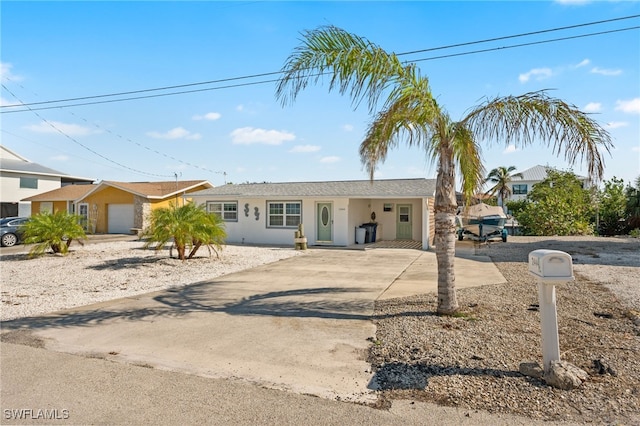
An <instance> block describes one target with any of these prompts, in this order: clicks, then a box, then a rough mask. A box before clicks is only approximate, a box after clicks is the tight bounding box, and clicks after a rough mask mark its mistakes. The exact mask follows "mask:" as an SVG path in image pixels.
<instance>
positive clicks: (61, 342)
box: [3, 249, 504, 402]
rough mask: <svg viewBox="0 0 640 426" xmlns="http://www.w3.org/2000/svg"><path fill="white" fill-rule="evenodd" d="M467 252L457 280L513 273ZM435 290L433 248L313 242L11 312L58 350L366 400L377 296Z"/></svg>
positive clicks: (9, 327) (20, 326)
mask: <svg viewBox="0 0 640 426" xmlns="http://www.w3.org/2000/svg"><path fill="white" fill-rule="evenodd" d="M459 254H460V256H459V257H458V259H457V262H456V274H457V276H456V285H457V287H458V288H460V287H466V286H477V285H484V284H496V283H501V282H504V278H503V277H502V275H501V274H500V273H499V272H498V270H497V269H496V267H495V266H494V265H493V263H492V262H491V261H490V260H489V259H488V258H486V257H483V256H475V255H474V254H473V253H472V252H471V251H467V252H462V251H461V252H460V253H459ZM105 273H108V272H105ZM435 290H436V268H435V254H434V253H432V252H424V251H418V250H406V249H375V250H364V251H361V250H328V249H314V250H309V251H307V252H306V253H305V254H304V255H302V256H297V257H293V258H289V259H286V260H283V261H279V262H276V263H272V264H269V265H264V266H261V267H258V268H254V269H250V270H246V271H242V272H239V273H234V274H230V275H226V276H223V277H219V278H216V279H214V280H211V281H206V282H200V283H194V284H192V285H189V286H185V287H181V288H176V289H170V290H164V291H160V292H155V293H149V294H145V295H140V296H135V297H130V298H125V299H118V300H113V301H109V302H104V303H100V304H96V305H90V306H85V307H82V308H77V309H73V310H69V311H64V312H58V313H55V314H50V315H47V316H43V317H41V318H38V319H36V320H33V319H31V320H20V319H18V320H13V321H7V322H5V323H3V333H7V332H12V331H13V333H14V335H15V336H17V337H16V342H17V343H20V340H21V339H23V340H24V342H23V343H28V344H31V345H44V347H45V348H46V349H49V350H53V351H58V352H66V353H72V354H78V355H84V356H88V357H94V358H104V359H108V360H114V361H119V362H124V363H129V364H133V365H142V366H148V367H153V368H157V369H164V370H171V371H178V372H184V373H189V374H194V375H198V376H203V377H215V378H228V379H237V380H241V381H248V382H251V383H256V384H259V385H261V386H265V387H269V388H274V389H281V390H288V391H293V392H297V393H302V394H312V395H317V396H321V397H326V398H336V399H340V400H347V401H359V402H365V401H370V400H373V399H374V397H375V396H374V394H373V392H372V389H369V387H368V385H369V381H370V379H371V378H372V375H373V374H372V372H371V371H370V366H369V364H368V363H367V362H366V356H367V348H368V347H369V345H370V342H369V341H368V339H369V338H372V337H374V336H375V327H374V325H373V322H372V319H373V318H372V315H373V307H374V302H375V301H376V300H377V299H380V298H390V297H403V296H410V295H414V294H419V293H426V292H432V291H435ZM434 297H435V296H434ZM5 337H6V336H5ZM3 340H5V339H3Z"/></svg>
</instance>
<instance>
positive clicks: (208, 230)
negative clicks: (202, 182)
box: [144, 203, 227, 260]
mask: <svg viewBox="0 0 640 426" xmlns="http://www.w3.org/2000/svg"><path fill="white" fill-rule="evenodd" d="M144 237H145V238H147V242H146V243H145V247H153V248H155V249H156V250H160V249H162V248H163V247H164V246H165V245H166V244H167V243H169V242H171V241H173V244H174V245H175V248H176V250H177V252H178V258H179V259H180V260H185V259H191V258H193V256H194V255H195V254H196V252H197V251H198V249H199V248H200V247H202V246H207V248H209V250H211V249H213V250H214V251H215V252H216V255H218V251H217V250H221V249H222V245H223V244H224V241H225V239H226V238H227V233H226V232H225V229H224V222H223V221H222V219H221V218H220V217H218V216H217V215H215V214H209V213H207V211H206V210H205V206H204V205H196V204H194V203H187V204H185V205H183V206H176V205H175V204H173V203H172V204H171V205H170V206H169V207H168V208H159V209H156V210H153V211H152V212H151V217H150V226H149V228H148V229H147V230H145V232H144ZM216 249H217V250H216ZM187 250H188V253H187Z"/></svg>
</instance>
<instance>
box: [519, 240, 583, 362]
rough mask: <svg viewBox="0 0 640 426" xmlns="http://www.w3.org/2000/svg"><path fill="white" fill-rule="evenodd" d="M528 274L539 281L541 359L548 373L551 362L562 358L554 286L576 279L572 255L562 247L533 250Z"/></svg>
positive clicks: (530, 255)
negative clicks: (558, 248)
mask: <svg viewBox="0 0 640 426" xmlns="http://www.w3.org/2000/svg"><path fill="white" fill-rule="evenodd" d="M529 273H530V274H531V275H533V276H534V277H536V279H537V280H538V300H539V304H540V324H541V328H542V360H543V364H544V371H545V373H547V372H548V371H549V366H550V365H551V361H560V344H559V341H558V315H557V310H556V287H555V286H556V284H561V283H565V282H569V281H573V280H574V277H573V264H572V262H571V256H570V255H569V254H568V253H565V252H563V251H559V250H534V251H532V252H531V253H529Z"/></svg>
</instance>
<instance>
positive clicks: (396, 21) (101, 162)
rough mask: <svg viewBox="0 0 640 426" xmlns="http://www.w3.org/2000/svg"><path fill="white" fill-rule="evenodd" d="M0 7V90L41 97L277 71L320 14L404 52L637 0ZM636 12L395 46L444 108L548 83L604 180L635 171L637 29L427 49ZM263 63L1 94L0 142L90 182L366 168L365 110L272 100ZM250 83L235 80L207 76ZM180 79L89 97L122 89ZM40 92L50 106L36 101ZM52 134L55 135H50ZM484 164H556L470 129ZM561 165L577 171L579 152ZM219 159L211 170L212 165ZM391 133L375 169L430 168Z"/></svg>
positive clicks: (318, 100)
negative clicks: (595, 126) (574, 113)
mask: <svg viewBox="0 0 640 426" xmlns="http://www.w3.org/2000/svg"><path fill="white" fill-rule="evenodd" d="M0 7H1V10H0V12H1V19H2V22H1V24H2V25H1V26H2V30H1V31H2V34H1V38H2V41H1V43H2V44H1V51H0V61H1V62H2V83H3V85H4V86H5V87H6V89H8V90H5V88H3V89H2V93H1V98H2V105H5V106H6V105H9V104H16V103H20V102H23V103H32V102H44V101H52V100H60V99H69V98H76V97H85V96H95V95H103V94H112V93H120V92H128V91H137V90H143V89H154V88H159V87H167V86H175V85H183V84H189V83H199V82H205V81H213V80H221V79H228V78H234V77H244V76H250V75H256V74H262V73H270V72H275V71H278V70H280V69H281V68H282V66H283V64H284V62H285V60H286V58H287V57H288V56H289V54H290V53H291V52H292V50H293V49H294V48H295V47H296V46H297V45H298V44H299V38H300V33H301V32H302V31H304V30H310V29H314V28H317V27H318V26H321V25H327V24H331V25H335V26H338V27H341V28H343V29H345V30H347V31H350V32H353V33H355V34H358V35H360V36H364V37H367V38H369V39H370V40H371V41H373V42H374V43H376V44H379V45H380V46H382V47H383V48H385V49H386V50H387V51H393V52H396V53H399V54H400V53H406V52H410V51H415V50H423V49H430V48H436V47H442V46H448V45H452V44H458V43H466V42H473V41H478V40H484V39H491V38H496V37H503V36H511V35H517V34H522V33H528V32H535V31H540V30H547V29H553V28H558V27H564V26H571V25H577V24H584V23H589V22H594V21H602V20H609V19H615V18H623V17H628V16H632V15H639V14H640V2H637V1H611V2H609V1H594V2H589V1H558V2H554V1H531V2H498V1H495V2H455V1H450V2H430V1H425V2H339V1H335V2H262V1H253V2H206V1H201V2H124V1H122V2H22V1H21V2H14V1H3V2H2V5H1V6H0ZM638 26H640V18H633V19H625V20H619V21H616V22H610V23H603V24H598V25H591V26H585V27H581V28H576V29H570V30H563V31H556V32H549V33H545V34H539V35H532V36H527V37H519V38H513V39H507V40H501V41H496V42H491V43H483V44H476V45H470V46H464V47H459V48H451V49H443V50H436V51H431V52H422V53H415V54H408V55H403V56H401V58H402V59H404V60H410V61H418V62H417V64H418V65H419V67H420V69H421V71H422V73H423V75H426V76H428V77H429V80H430V84H431V88H432V91H433V93H434V95H435V96H436V97H437V98H438V101H439V102H440V104H441V105H443V106H444V107H445V108H446V109H447V110H448V112H449V114H450V115H451V117H452V119H454V120H457V119H460V118H462V117H463V115H464V113H465V112H466V111H468V109H469V108H471V107H473V106H475V105H477V104H479V103H480V102H481V101H482V100H483V99H484V98H486V97H489V98H492V97H495V96H502V95H519V94H522V93H526V92H530V91H536V90H542V89H548V90H550V94H551V95H553V96H555V97H559V98H562V99H564V100H565V101H567V102H569V103H572V104H574V105H576V106H578V107H580V108H581V109H583V110H584V111H587V112H592V113H594V114H595V115H594V117H595V118H596V119H597V120H598V121H599V122H600V123H601V124H602V125H603V126H604V127H605V128H607V129H608V131H609V132H610V134H611V136H612V138H613V142H614V145H615V149H614V150H613V151H612V153H611V155H606V156H605V159H606V172H605V179H610V178H612V177H613V176H616V177H618V178H622V179H625V181H627V182H630V181H632V180H633V179H635V178H636V177H637V176H638V175H640V30H639V29H635V30H628V31H620V32H615V33H609V34H604V35H599V36H591V37H582V38H576V39H572V40H565V41H557V42H549V43H540V44H536V45H530V46H524V47H519V48H509V49H499V50H495V51H491V52H485V53H476V54H463V55H459V56H449V57H447V58H440V59H433V58H434V57H435V56H443V55H453V54H461V53H468V52H470V51H473V50H479V49H491V48H497V47H506V46H512V45H515V44H522V43H532V42H541V41H545V40H550V39H555V38H561V37H570V36H577V35H582V34H589V33H595V32H605V31H610V30H616V29H624V28H629V27H638ZM276 78H277V75H270V76H262V77H256V78H252V79H242V80H234V81H229V82H225V83H216V84H207V85H197V86H191V87H185V88H180V89H170V90H164V91H152V92H144V93H138V94H137V95H128V96H119V97H105V98H94V99H91V100H85V101H75V102H66V103H53V104H40V105H33V106H31V108H32V109H33V111H29V110H25V108H22V110H23V112H11V113H10V112H9V111H15V110H17V109H16V108H7V107H4V108H2V110H1V111H2V112H3V113H2V114H0V119H1V130H2V132H1V133H0V134H1V138H2V144H3V145H5V146H7V147H9V148H10V149H12V150H14V151H16V152H18V153H19V154H21V155H23V156H24V157H26V158H28V159H29V160H31V161H35V162H38V163H40V164H43V165H46V166H48V167H51V168H54V169H56V170H60V171H62V172H65V173H68V174H71V175H74V176H83V177H90V178H95V179H97V180H120V181H148V180H172V179H174V176H175V175H176V174H177V175H178V177H179V178H180V179H207V180H209V181H210V182H211V183H213V184H214V185H221V184H223V183H225V179H226V181H230V182H234V183H242V182H262V181H268V182H285V181H322V180H346V179H367V178H368V175H367V173H366V171H365V170H363V168H362V166H361V164H360V161H359V157H358V146H359V144H360V141H361V140H362V137H363V135H364V132H365V129H366V127H367V124H368V123H369V120H370V117H369V115H368V111H367V109H366V108H365V107H360V108H358V109H356V110H354V109H353V107H352V104H351V101H350V99H349V98H347V97H343V96H340V95H339V94H338V93H334V92H331V93H330V92H329V91H328V86H327V85H318V86H313V87H310V88H308V89H307V90H305V91H303V92H302V93H301V94H300V95H299V97H298V99H297V101H296V102H295V103H294V104H293V105H289V106H286V107H283V106H282V105H281V104H280V103H279V102H277V100H276V98H275V82H266V83H264V82H265V81H268V80H274V79H276ZM246 83H254V84H250V85H244V86H240V87H229V88H219V87H220V86H223V85H233V84H235V85H237V84H246ZM216 87H218V88H217V89H215V90H204V91H200V92H196V93H188V94H179V95H171V96H159V97H151V98H146V99H138V100H129V101H122V102H109V103H100V104H93V105H77V106H73V107H66V108H59V106H61V105H71V104H74V103H83V102H94V101H103V100H114V99H118V98H123V97H130V96H144V95H147V96H148V95H155V94H166V93H171V92H176V91H184V90H198V89H214V88H216ZM51 106H55V107H56V108H52V109H38V108H43V107H51ZM61 132H63V133H64V135H63V134H62V133H61ZM483 157H484V161H485V166H486V168H487V170H490V169H491V168H494V167H497V166H516V167H517V169H518V170H519V171H523V170H525V169H527V168H529V167H532V166H535V165H537V164H541V165H550V166H553V167H557V168H560V169H563V170H564V169H568V168H569V164H567V163H566V162H565V161H564V160H563V159H562V158H556V157H555V156H554V155H553V154H552V153H551V151H550V150H549V149H547V148H544V147H543V145H537V146H533V147H530V148H526V149H524V150H514V149H513V147H505V146H504V145H502V144H501V143H499V142H495V141H494V142H493V143H488V142H485V143H483ZM573 170H574V171H575V172H576V173H578V174H582V175H586V168H585V167H584V165H583V164H576V165H575V166H574V167H573ZM224 173H226V175H225V174H224ZM435 175H436V169H435V166H432V165H430V163H429V162H427V161H426V159H425V156H424V154H423V153H422V152H421V151H420V150H419V149H417V148H411V149H409V148H407V147H405V146H400V147H398V148H397V149H396V150H394V151H393V152H391V153H390V155H389V156H388V158H387V161H386V162H385V163H384V164H382V165H380V167H379V170H378V172H377V173H376V178H380V179H390V178H415V177H427V178H434V177H435Z"/></svg>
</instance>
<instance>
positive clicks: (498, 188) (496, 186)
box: [485, 166, 522, 208]
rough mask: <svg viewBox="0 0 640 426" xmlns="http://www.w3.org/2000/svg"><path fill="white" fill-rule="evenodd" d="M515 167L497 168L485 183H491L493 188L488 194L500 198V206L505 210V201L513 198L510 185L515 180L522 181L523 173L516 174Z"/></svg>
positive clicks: (491, 172)
mask: <svg viewBox="0 0 640 426" xmlns="http://www.w3.org/2000/svg"><path fill="white" fill-rule="evenodd" d="M515 170H516V168H515V166H509V167H504V166H500V167H496V168H495V169H493V170H491V171H490V172H489V174H488V175H487V177H486V179H485V182H491V183H492V184H493V186H492V187H491V188H490V189H489V190H488V191H487V192H486V193H487V195H491V196H495V195H497V198H498V205H499V206H500V207H502V208H504V201H505V200H506V199H507V198H509V197H510V196H511V188H509V185H508V184H509V183H510V182H511V181H512V180H513V178H520V179H522V173H514V174H511V172H513V171H515Z"/></svg>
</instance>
